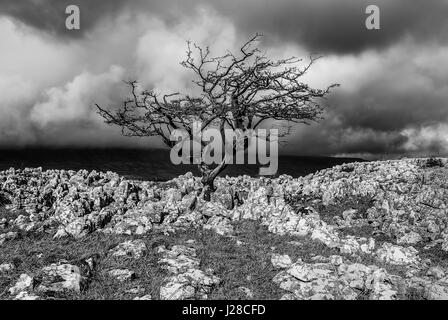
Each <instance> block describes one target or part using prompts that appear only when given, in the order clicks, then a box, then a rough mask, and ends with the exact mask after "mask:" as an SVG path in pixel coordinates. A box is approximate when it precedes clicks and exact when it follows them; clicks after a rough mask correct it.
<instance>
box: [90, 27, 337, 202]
mask: <svg viewBox="0 0 448 320" xmlns="http://www.w3.org/2000/svg"><path fill="white" fill-rule="evenodd" d="M260 37H261V36H260V35H258V34H257V35H255V36H254V37H253V38H251V39H250V40H249V41H248V42H246V43H245V44H244V45H243V46H242V47H241V48H240V50H239V52H238V53H235V54H234V53H232V52H227V53H225V54H224V55H222V56H216V57H212V56H211V53H210V50H209V48H208V47H206V48H202V47H199V46H197V45H196V44H191V43H190V42H188V43H187V44H188V46H187V47H188V49H187V51H186V60H185V61H183V62H181V65H182V66H183V67H185V68H187V69H189V70H191V71H192V73H193V75H194V78H193V80H192V81H193V83H194V84H195V85H196V86H198V87H199V89H200V91H201V94H200V95H199V96H197V97H192V96H190V95H186V94H181V93H179V92H176V93H170V94H165V95H160V94H158V93H156V92H155V91H149V90H139V87H138V84H137V82H136V81H129V82H127V84H128V85H129V86H130V89H131V96H130V97H129V98H128V99H126V100H125V101H124V103H123V106H122V107H120V108H119V109H117V110H113V111H111V110H110V109H104V108H102V107H100V106H99V105H96V106H97V108H98V111H99V112H98V113H99V114H100V115H101V116H102V117H103V118H104V119H105V122H106V123H107V124H110V125H118V126H120V127H121V130H122V134H123V135H125V136H138V137H144V136H160V137H161V139H162V140H163V142H164V143H165V144H166V145H167V146H168V147H173V146H174V144H175V143H176V141H171V140H170V135H171V133H172V132H173V130H176V129H180V130H184V131H185V132H187V133H188V135H189V136H190V139H191V140H193V127H192V125H193V122H194V121H200V122H201V123H202V126H201V128H200V129H201V130H202V131H203V130H205V129H207V128H209V127H214V128H219V130H220V132H221V134H222V135H224V129H232V130H235V131H236V130H238V131H239V132H242V133H245V132H247V131H248V130H251V131H252V132H253V130H255V129H257V128H258V127H260V125H262V124H263V123H264V122H265V121H266V120H269V119H270V120H280V121H281V123H282V124H284V126H285V127H287V126H291V124H298V123H304V124H309V123H311V122H313V121H318V120H320V119H321V116H322V112H323V106H322V105H321V103H320V100H321V98H324V97H325V96H326V95H327V94H328V93H329V91H330V89H331V88H333V87H335V86H338V85H337V84H332V85H330V86H329V87H327V88H325V89H323V90H321V89H313V88H311V87H309V86H308V85H307V84H305V83H303V82H301V81H300V80H301V77H302V76H303V75H304V74H305V73H306V72H307V71H308V70H309V69H310V67H311V66H312V64H313V63H314V62H315V61H316V60H317V59H318V57H310V61H309V63H307V64H306V65H305V66H304V67H302V68H299V66H298V64H299V63H300V62H301V61H302V59H298V58H296V57H291V58H287V59H280V60H272V59H269V58H267V57H266V55H265V54H263V53H262V52H261V51H260V50H259V49H258V48H257V46H256V45H257V44H258V42H259V40H260ZM287 133H289V130H287V131H286V134H287ZM259 138H261V137H259ZM264 138H265V139H269V136H268V137H264ZM245 139H247V136H246V138H245ZM223 141H226V140H225V137H224V136H223ZM247 142H248V141H243V149H247V147H248V143H247ZM201 143H202V144H201V148H202V150H204V149H205V147H206V145H207V143H204V142H201ZM231 143H232V144H233V145H231V146H230V147H231V148H233V149H236V148H237V146H236V142H235V141H232V142H231ZM227 164H228V160H227V159H226V157H225V156H224V157H223V159H222V161H221V163H220V164H218V165H217V166H215V167H211V166H209V165H207V164H205V163H204V162H203V161H201V162H200V163H198V167H199V170H200V172H201V175H202V183H203V186H204V188H203V193H204V199H206V200H207V199H209V198H210V193H211V192H213V191H214V190H215V188H214V185H213V182H214V180H215V178H216V176H218V175H219V174H220V173H221V172H222V171H223V170H224V169H225V168H226V166H227Z"/></svg>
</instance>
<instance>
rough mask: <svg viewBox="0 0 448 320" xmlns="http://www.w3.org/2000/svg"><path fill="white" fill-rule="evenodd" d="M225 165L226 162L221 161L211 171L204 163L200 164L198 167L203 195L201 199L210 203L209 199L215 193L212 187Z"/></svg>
mask: <svg viewBox="0 0 448 320" xmlns="http://www.w3.org/2000/svg"><path fill="white" fill-rule="evenodd" d="M226 166H227V164H226V161H225V160H223V161H222V162H221V163H220V164H219V165H218V166H217V167H216V168H214V169H213V170H212V169H210V167H209V166H208V165H207V164H205V163H201V164H200V165H199V171H200V172H201V174H202V179H201V182H202V186H203V188H202V195H203V199H204V200H205V201H210V199H211V194H212V193H213V192H215V190H216V188H215V185H214V182H215V178H216V177H217V176H218V175H219V174H220V173H221V172H222V171H223V170H224V169H225V168H226Z"/></svg>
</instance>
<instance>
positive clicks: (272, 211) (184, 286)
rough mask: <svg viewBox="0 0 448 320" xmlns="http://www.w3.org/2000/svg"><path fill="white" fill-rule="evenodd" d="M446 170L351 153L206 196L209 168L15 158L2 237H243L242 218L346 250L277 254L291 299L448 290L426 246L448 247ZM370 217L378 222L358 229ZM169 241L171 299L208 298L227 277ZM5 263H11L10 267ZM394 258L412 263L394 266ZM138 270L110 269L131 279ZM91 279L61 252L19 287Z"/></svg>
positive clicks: (131, 244) (139, 251) (3, 175)
mask: <svg viewBox="0 0 448 320" xmlns="http://www.w3.org/2000/svg"><path fill="white" fill-rule="evenodd" d="M447 177H448V168H447V160H446V159H439V161H436V162H434V161H429V160H428V159H403V160H394V161H392V160H391V161H377V162H365V163H350V164H344V165H340V166H336V167H333V168H331V169H325V170H322V171H319V172H316V173H314V174H310V175H308V176H305V177H299V178H292V177H289V176H280V177H278V178H275V179H267V178H250V177H248V176H241V177H225V178H217V179H216V188H217V190H216V192H215V193H214V194H213V195H212V197H211V201H210V202H205V201H203V200H202V199H200V198H198V194H200V192H199V191H200V188H201V183H200V179H199V178H197V177H194V176H193V175H192V174H191V173H187V174H185V175H183V176H179V177H178V178H176V179H173V180H171V181H167V182H163V183H155V182H147V181H146V182H144V181H133V180H127V179H125V178H123V177H120V176H118V175H117V174H115V173H112V172H106V173H103V172H97V171H91V172H88V171H86V170H80V171H77V172H75V171H71V170H48V171H43V170H42V169H39V168H38V169H30V168H26V169H23V170H16V169H9V170H7V171H3V172H0V196H1V199H2V200H1V201H2V204H5V206H6V209H7V210H9V211H11V212H12V213H14V214H12V215H7V216H5V217H3V216H2V217H1V219H0V246H2V245H5V243H7V242H9V241H17V239H19V238H20V237H22V236H26V235H27V234H28V233H43V232H45V233H49V234H51V235H52V236H53V237H55V238H64V237H73V238H76V239H80V238H83V237H85V236H87V235H88V234H90V233H92V232H103V233H105V234H116V235H124V236H127V235H130V236H135V235H137V236H143V235H147V234H148V235H150V234H151V233H152V232H162V233H165V234H167V233H172V232H175V231H176V230H185V229H188V228H198V229H201V230H202V229H205V230H211V231H213V232H216V233H218V234H220V235H222V236H226V237H227V236H231V237H232V236H233V235H234V233H235V225H237V224H238V223H240V222H241V221H245V220H251V221H255V222H258V223H259V224H261V225H263V226H265V227H266V228H267V230H268V231H270V232H271V233H274V234H277V235H280V236H293V237H299V238H300V237H301V238H303V239H306V240H307V241H316V242H318V243H320V244H322V245H324V246H325V247H327V248H329V249H331V250H336V252H337V253H338V255H337V256H332V257H319V254H318V253H316V259H317V260H316V261H313V262H310V261H306V262H304V261H305V260H300V259H299V260H297V261H295V262H293V261H292V260H291V259H290V258H289V256H285V255H282V254H274V255H273V257H272V264H273V266H274V267H275V268H277V269H279V270H282V271H280V273H279V274H278V275H277V276H276V277H275V279H274V281H275V282H276V283H278V284H279V286H280V287H281V288H283V289H284V290H286V292H288V293H286V294H285V296H284V298H285V299H286V298H288V299H289V298H293V299H315V298H331V299H346V298H347V299H352V298H360V296H362V297H364V298H369V299H393V298H395V297H396V296H397V292H398V290H399V289H398V288H399V287H400V288H401V287H403V286H404V287H407V288H414V289H415V290H418V291H419V292H420V291H421V292H424V296H425V297H428V298H431V299H432V298H434V299H436V298H437V299H438V298H441V297H445V296H446V295H445V292H446V290H445V288H446V284H445V274H446V272H447V271H446V269H445V267H444V266H442V265H438V264H437V263H434V262H432V261H430V259H427V258H424V257H423V256H424V255H425V253H426V252H427V251H428V250H432V249H433V248H435V247H436V246H437V248H440V250H443V251H448V214H447V213H448V184H447V183H446V179H447ZM361 204H362V205H361ZM328 208H332V212H331V217H329V216H328V213H325V212H327V211H328ZM326 210H327V211H326ZM363 228H364V229H366V230H369V232H364V233H363V234H357V233H356V232H352V233H350V232H347V230H348V229H353V230H362V229H363ZM378 235H381V236H382V237H378ZM236 241H237V243H238V241H239V240H238V239H236ZM239 243H240V244H241V243H242V242H241V241H239ZM148 252H149V254H152V253H151V252H150V250H149V249H148V248H147V247H146V244H145V242H144V241H142V240H128V241H124V242H122V243H120V244H119V245H118V246H116V247H114V248H112V249H111V250H110V254H111V255H112V256H125V257H131V258H134V259H139V258H141V257H142V256H143V255H144V254H147V253H148ZM158 252H159V254H160V256H161V260H160V263H161V264H162V265H163V266H164V268H166V270H167V271H168V272H169V274H170V275H169V277H168V278H167V281H166V283H165V284H164V285H163V286H162V288H161V290H160V298H162V299H187V298H205V297H207V294H208V293H209V292H210V290H211V289H212V288H213V286H215V285H217V284H218V283H219V278H217V277H216V276H215V275H214V274H213V272H212V271H211V270H201V269H200V268H199V265H200V263H199V260H198V258H197V257H196V253H195V249H194V248H193V247H192V246H173V247H170V248H166V247H160V248H159V249H158ZM328 259H330V260H328ZM360 261H370V263H360ZM0 262H1V263H2V265H1V267H0V272H2V273H3V272H9V271H8V270H9V269H8V268H6V267H4V265H5V264H3V261H0ZM389 267H390V269H391V270H392V268H405V269H406V270H407V273H406V274H405V275H403V274H400V275H398V274H392V273H391V272H389V269H388V270H386V269H387V268H389ZM112 271H113V272H112ZM127 271H129V273H128V272H127ZM127 271H126V270H118V269H117V270H111V272H110V273H109V275H110V276H112V277H115V278H117V279H118V280H120V279H125V278H126V279H131V278H132V277H133V276H130V277H128V276H127V275H129V274H130V273H132V271H130V270H127ZM30 278H31V280H30ZM88 279H89V276H87V275H84V274H83V272H82V270H79V267H78V266H76V265H73V264H71V263H69V262H67V261H59V262H58V263H55V264H50V265H48V266H46V267H45V268H43V269H42V270H41V272H40V273H39V274H36V275H33V276H32V277H31V276H28V275H26V274H22V276H20V278H19V279H17V284H16V285H15V286H13V287H12V288H11V289H10V293H11V295H12V296H17V299H19V298H20V299H22V298H23V299H26V298H36V297H41V296H45V295H46V294H48V293H49V292H57V291H60V290H72V291H74V292H79V291H82V290H83V288H84V287H85V286H86V284H87V283H88ZM243 291H244V290H243Z"/></svg>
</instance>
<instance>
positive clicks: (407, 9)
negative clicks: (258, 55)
mask: <svg viewBox="0 0 448 320" xmlns="http://www.w3.org/2000/svg"><path fill="white" fill-rule="evenodd" d="M214 4H215V5H216V6H217V7H219V8H220V10H222V11H223V12H226V13H227V14H228V15H229V16H233V17H234V19H235V20H236V21H237V23H238V25H239V26H240V27H241V28H242V29H243V30H245V31H246V32H248V33H254V32H264V33H267V34H274V35H277V36H278V37H279V38H280V39H281V40H288V41H294V42H297V43H299V44H304V45H306V46H307V47H308V48H309V49H311V50H313V51H319V52H325V53H328V52H336V53H353V52H359V51H361V50H363V49H367V48H382V47H385V46H388V45H390V44H391V43H394V42H395V41H398V40H399V39H400V38H402V37H403V36H406V35H410V36H413V37H415V38H417V39H418V40H442V41H446V40H447V36H446V35H447V31H448V28H447V26H448V21H447V19H446V17H447V16H448V3H447V2H446V1H444V0H416V1H407V0H394V1H389V0H356V1H353V0H339V1H333V0H300V1H296V0H278V1H269V0H246V1H237V0H228V1H219V0H216V1H214ZM368 5H377V6H378V7H379V8H380V12H381V30H374V31H369V30H367V29H366V28H365V19H366V17H367V15H366V14H365V9H366V7H367V6H368Z"/></svg>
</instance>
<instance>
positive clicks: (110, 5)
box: [0, 0, 125, 37]
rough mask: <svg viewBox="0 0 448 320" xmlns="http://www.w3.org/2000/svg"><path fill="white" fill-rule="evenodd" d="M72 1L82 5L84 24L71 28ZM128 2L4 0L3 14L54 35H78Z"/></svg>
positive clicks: (0, 6) (116, 0)
mask: <svg viewBox="0 0 448 320" xmlns="http://www.w3.org/2000/svg"><path fill="white" fill-rule="evenodd" d="M71 4H76V5H79V6H80V7H81V8H82V12H81V15H80V18H81V26H82V28H81V29H80V30H79V31H78V30H73V31H68V30H67V29H66V27H65V20H66V18H67V14H66V13H65V9H66V7H67V6H69V5H71ZM124 4H125V1H122V0H107V1H89V0H77V1H72V0H22V1H14V0H1V1H0V14H2V15H7V16H11V17H13V18H15V19H17V20H19V21H21V22H23V23H25V24H26V25H29V26H31V27H34V28H37V29H40V30H43V31H46V32H48V33H51V34H55V35H66V36H73V37H78V36H80V35H82V33H83V32H84V31H87V30H89V29H90V28H92V27H93V26H94V25H95V24H96V23H97V22H98V21H100V20H101V19H103V18H105V17H106V16H108V15H110V14H112V13H115V12H118V11H119V10H120V9H121V8H122V7H123V6H124Z"/></svg>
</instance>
